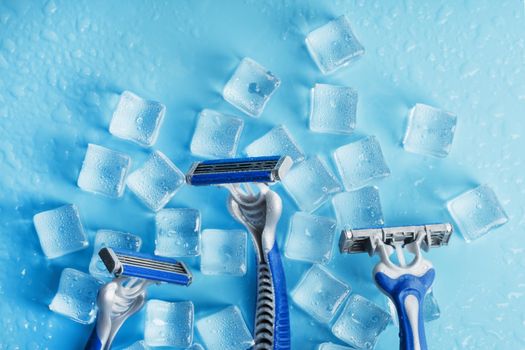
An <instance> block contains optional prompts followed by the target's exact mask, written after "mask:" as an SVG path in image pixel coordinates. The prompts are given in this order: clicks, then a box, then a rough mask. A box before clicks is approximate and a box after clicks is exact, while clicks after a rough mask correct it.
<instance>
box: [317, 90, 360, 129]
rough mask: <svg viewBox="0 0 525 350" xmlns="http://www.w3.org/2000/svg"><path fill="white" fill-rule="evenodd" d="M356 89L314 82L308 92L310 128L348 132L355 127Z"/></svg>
mask: <svg viewBox="0 0 525 350" xmlns="http://www.w3.org/2000/svg"><path fill="white" fill-rule="evenodd" d="M356 109H357V91H355V90H354V89H352V88H350V87H345V86H335V85H329V84H315V86H314V87H313V88H312V90H311V93H310V129H311V130H312V131H315V132H323V133H333V134H350V133H352V132H353V131H354V129H355V124H356Z"/></svg>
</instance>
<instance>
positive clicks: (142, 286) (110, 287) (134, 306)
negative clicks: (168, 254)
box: [85, 248, 192, 350]
mask: <svg viewBox="0 0 525 350" xmlns="http://www.w3.org/2000/svg"><path fill="white" fill-rule="evenodd" d="M98 254H99V256H100V258H101V259H102V262H103V263H104V265H106V268H107V269H108V271H109V272H110V273H111V274H113V275H114V276H115V279H113V281H111V282H109V283H108V284H106V285H105V286H103V287H102V288H101V289H100V291H99V293H98V298H97V304H98V309H99V311H98V314H97V323H96V325H95V328H94V329H93V332H92V333H91V336H90V338H89V340H88V343H87V344H86V347H85V350H109V349H110V348H111V343H112V342H113V339H114V338H115V335H116V334H117V332H118V330H119V329H120V327H121V326H122V324H123V323H124V321H126V319H128V318H129V317H130V316H131V315H133V314H135V313H136V312H137V311H139V310H140V309H141V308H142V306H143V305H144V302H145V300H146V287H147V286H149V285H150V284H153V283H163V282H165V283H174V284H178V285H185V286H187V285H189V284H190V283H191V281H192V275H191V272H190V271H189V270H188V269H187V268H186V266H185V265H184V264H183V263H182V262H179V261H177V260H175V259H170V258H164V257H159V256H156V255H149V254H142V253H137V252H134V251H124V250H117V249H111V248H102V249H101V250H100V251H99V253H98Z"/></svg>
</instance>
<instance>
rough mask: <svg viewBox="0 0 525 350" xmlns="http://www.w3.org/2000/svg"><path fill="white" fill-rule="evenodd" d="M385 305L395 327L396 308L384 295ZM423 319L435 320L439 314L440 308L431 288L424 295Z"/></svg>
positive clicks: (396, 322) (427, 320) (426, 320)
mask: <svg viewBox="0 0 525 350" xmlns="http://www.w3.org/2000/svg"><path fill="white" fill-rule="evenodd" d="M385 300H386V305H387V307H388V311H389V312H390V317H391V318H392V321H393V323H394V325H396V327H397V326H398V324H399V321H398V318H397V310H396V307H395V305H394V303H393V302H392V300H390V298H388V297H387V296H385ZM422 310H423V320H424V321H425V322H430V321H434V320H437V319H438V318H439V316H441V310H440V309H439V305H438V302H437V300H436V297H435V296H434V293H433V292H432V289H430V290H429V292H428V293H427V294H426V295H425V299H424V300H423V308H422Z"/></svg>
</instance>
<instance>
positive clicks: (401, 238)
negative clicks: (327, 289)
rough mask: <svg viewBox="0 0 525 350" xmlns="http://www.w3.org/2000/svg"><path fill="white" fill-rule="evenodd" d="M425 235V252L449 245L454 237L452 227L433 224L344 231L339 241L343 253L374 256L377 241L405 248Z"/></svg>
mask: <svg viewBox="0 0 525 350" xmlns="http://www.w3.org/2000/svg"><path fill="white" fill-rule="evenodd" d="M420 235H424V237H423V239H422V241H421V246H422V248H423V249H424V250H428V249H429V248H436V247H441V246H444V245H447V244H448V241H449V239H450V236H451V235H452V225H451V224H449V223H446V224H431V225H419V226H400V227H383V228H372V229H360V230H343V231H342V232H341V236H340V239H339V250H340V251H341V253H348V254H356V253H368V254H370V255H373V254H374V252H375V250H376V247H377V244H376V242H377V240H380V241H382V242H383V243H384V244H387V245H389V246H392V247H395V246H401V247H404V246H405V245H407V244H410V243H413V242H415V241H416V240H417V239H418V237H419V236H420Z"/></svg>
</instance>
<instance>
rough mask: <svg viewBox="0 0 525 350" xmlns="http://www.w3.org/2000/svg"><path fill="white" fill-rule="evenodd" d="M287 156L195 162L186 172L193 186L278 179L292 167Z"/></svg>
mask: <svg viewBox="0 0 525 350" xmlns="http://www.w3.org/2000/svg"><path fill="white" fill-rule="evenodd" d="M292 164H293V162H292V159H291V158H290V157H288V156H268V157H248V158H230V159H216V160H205V161H202V162H195V163H193V165H192V166H191V168H190V170H189V171H188V173H187V174H186V182H187V183H188V184H190V185H194V186H206V185H222V184H232V183H246V182H263V183H273V182H276V181H280V180H281V179H282V178H283V177H284V176H285V175H286V173H287V172H288V170H290V168H291V167H292Z"/></svg>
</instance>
